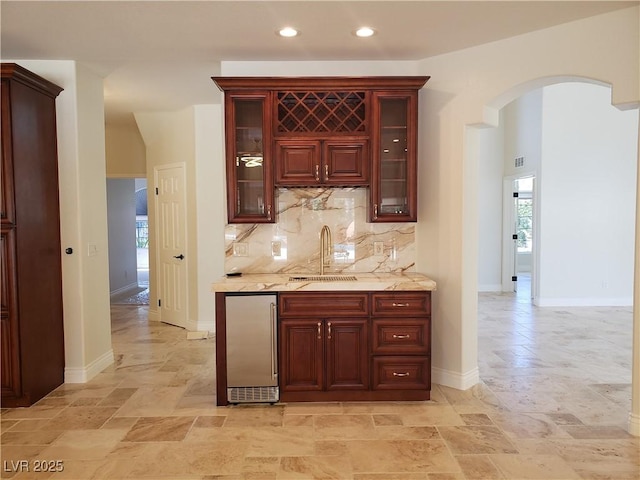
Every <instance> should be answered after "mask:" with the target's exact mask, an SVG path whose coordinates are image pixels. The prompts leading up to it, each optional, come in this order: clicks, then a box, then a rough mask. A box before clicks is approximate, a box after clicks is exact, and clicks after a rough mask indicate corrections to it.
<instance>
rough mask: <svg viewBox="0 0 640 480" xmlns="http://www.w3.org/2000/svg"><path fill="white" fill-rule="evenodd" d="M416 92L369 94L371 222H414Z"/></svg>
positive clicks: (415, 218) (415, 196) (415, 200)
mask: <svg viewBox="0 0 640 480" xmlns="http://www.w3.org/2000/svg"><path fill="white" fill-rule="evenodd" d="M417 100H418V97H417V92H415V91H395V92H374V94H373V101H372V104H373V105H372V106H373V122H374V131H373V159H372V160H373V162H372V176H371V178H372V182H371V202H370V211H369V217H370V220H371V221H372V222H415V221H416V220H417V208H416V204H417V192H416V190H417V175H416V173H417V172H416V170H417V167H416V148H417V139H416V131H417V121H418V118H417Z"/></svg>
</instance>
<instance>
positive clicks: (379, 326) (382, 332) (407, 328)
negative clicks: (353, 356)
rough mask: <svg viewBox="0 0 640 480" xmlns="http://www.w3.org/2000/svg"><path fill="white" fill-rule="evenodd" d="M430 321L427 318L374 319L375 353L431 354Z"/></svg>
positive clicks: (373, 350)
mask: <svg viewBox="0 0 640 480" xmlns="http://www.w3.org/2000/svg"><path fill="white" fill-rule="evenodd" d="M429 326H430V323H429V320H428V319H425V318H403V319H401V320H392V319H389V318H374V319H373V338H372V340H373V342H372V345H373V346H372V353H373V354H374V355H411V354H413V355H427V354H429V347H430V345H431V341H430V335H429V333H430V328H429Z"/></svg>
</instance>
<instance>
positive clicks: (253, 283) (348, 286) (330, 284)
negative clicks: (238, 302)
mask: <svg viewBox="0 0 640 480" xmlns="http://www.w3.org/2000/svg"><path fill="white" fill-rule="evenodd" d="M348 276H353V277H355V278H356V280H355V281H344V280H340V279H339V278H338V279H332V280H330V281H327V280H319V279H318V277H320V275H313V274H300V273H291V274H289V273H287V274H282V273H279V274H273V273H245V274H243V275H242V276H238V277H223V278H221V279H219V280H216V281H215V282H214V283H213V285H212V287H211V289H212V291H214V292H262V291H264V292H268V291H271V292H295V291H304V292H313V291H336V290H340V291H349V290H352V291H378V290H398V291H403V290H435V289H436V282H434V281H433V280H431V279H430V278H429V277H427V276H426V275H423V274H421V273H347V274H325V277H348ZM301 277H302V278H304V279H303V280H293V278H298V279H299V278H301ZM306 277H310V278H306ZM314 277H315V278H314Z"/></svg>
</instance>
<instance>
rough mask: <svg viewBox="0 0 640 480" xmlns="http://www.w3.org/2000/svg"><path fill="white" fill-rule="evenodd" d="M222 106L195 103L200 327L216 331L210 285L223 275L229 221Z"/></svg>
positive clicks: (197, 275)
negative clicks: (226, 229)
mask: <svg viewBox="0 0 640 480" xmlns="http://www.w3.org/2000/svg"><path fill="white" fill-rule="evenodd" d="M222 110H223V109H222V105H196V107H195V108H194V115H195V145H196V150H195V156H196V168H195V186H196V190H197V191H198V192H199V193H198V195H197V199H196V202H197V204H196V209H197V211H198V212H200V213H199V214H198V215H197V219H196V221H197V237H196V240H197V247H196V248H197V252H198V253H197V258H198V270H197V273H196V284H197V294H198V311H197V318H196V320H197V329H198V330H208V331H215V297H214V295H213V292H212V291H211V284H212V283H213V282H214V281H215V280H216V279H218V278H220V277H222V276H223V275H224V258H225V250H224V234H223V232H224V224H225V223H226V221H227V197H226V182H225V178H226V175H225V161H224V151H223V148H221V146H222V145H223V144H224V122H223V114H222Z"/></svg>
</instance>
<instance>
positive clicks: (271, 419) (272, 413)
mask: <svg viewBox="0 0 640 480" xmlns="http://www.w3.org/2000/svg"><path fill="white" fill-rule="evenodd" d="M226 413H227V420H226V421H225V422H224V427H223V428H226V427H281V426H282V422H283V417H284V407H282V406H253V405H251V406H245V405H242V406H237V407H231V408H228V409H227V411H226Z"/></svg>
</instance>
